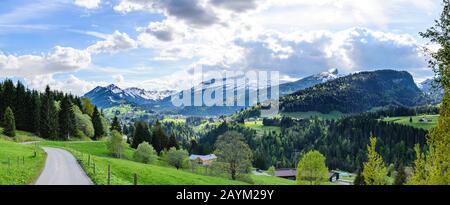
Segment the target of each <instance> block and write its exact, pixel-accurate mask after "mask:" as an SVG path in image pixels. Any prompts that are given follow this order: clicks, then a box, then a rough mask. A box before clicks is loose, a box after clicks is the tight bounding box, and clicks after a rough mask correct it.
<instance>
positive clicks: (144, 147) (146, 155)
mask: <svg viewBox="0 0 450 205" xmlns="http://www.w3.org/2000/svg"><path fill="white" fill-rule="evenodd" d="M133 158H134V160H135V161H137V162H141V163H145V164H152V163H154V162H155V161H156V159H157V156H156V151H155V149H153V147H152V146H151V145H150V144H149V143H148V142H143V143H141V144H139V145H138V148H137V149H136V151H135V152H134V155H133Z"/></svg>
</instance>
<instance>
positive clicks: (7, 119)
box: [3, 107, 16, 137]
mask: <svg viewBox="0 0 450 205" xmlns="http://www.w3.org/2000/svg"><path fill="white" fill-rule="evenodd" d="M3 126H4V130H3V133H4V134H5V135H6V136H8V137H15V136H16V121H15V119H14V113H13V111H12V109H11V108H10V107H7V108H6V110H5V114H4V116H3Z"/></svg>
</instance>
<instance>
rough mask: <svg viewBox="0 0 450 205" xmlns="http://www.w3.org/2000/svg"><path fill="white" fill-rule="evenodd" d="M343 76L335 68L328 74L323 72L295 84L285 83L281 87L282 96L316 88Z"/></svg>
mask: <svg viewBox="0 0 450 205" xmlns="http://www.w3.org/2000/svg"><path fill="white" fill-rule="evenodd" d="M342 76H343V75H340V74H339V70H338V69H336V68H334V69H330V70H328V71H327V72H322V73H319V74H316V75H311V76H308V77H305V78H302V79H300V80H297V81H295V82H289V83H284V84H281V85H280V95H281V96H284V95H289V94H292V93H294V92H297V91H299V90H303V89H306V88H309V87H312V86H315V85H317V84H320V83H325V82H328V81H330V80H334V79H336V78H339V77H342Z"/></svg>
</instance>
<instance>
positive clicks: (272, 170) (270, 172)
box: [267, 166, 275, 176]
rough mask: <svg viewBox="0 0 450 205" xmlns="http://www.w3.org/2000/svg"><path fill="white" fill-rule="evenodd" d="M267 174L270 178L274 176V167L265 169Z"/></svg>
mask: <svg viewBox="0 0 450 205" xmlns="http://www.w3.org/2000/svg"><path fill="white" fill-rule="evenodd" d="M267 174H269V175H270V176H275V167H274V166H270V167H269V169H267Z"/></svg>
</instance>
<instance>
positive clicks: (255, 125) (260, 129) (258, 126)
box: [245, 120, 281, 134]
mask: <svg viewBox="0 0 450 205" xmlns="http://www.w3.org/2000/svg"><path fill="white" fill-rule="evenodd" d="M245 126H246V127H248V128H251V129H254V130H256V132H257V133H258V134H264V132H267V133H269V132H275V133H280V132H281V128H280V127H277V126H264V125H263V122H262V121H261V120H259V121H253V122H245Z"/></svg>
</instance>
